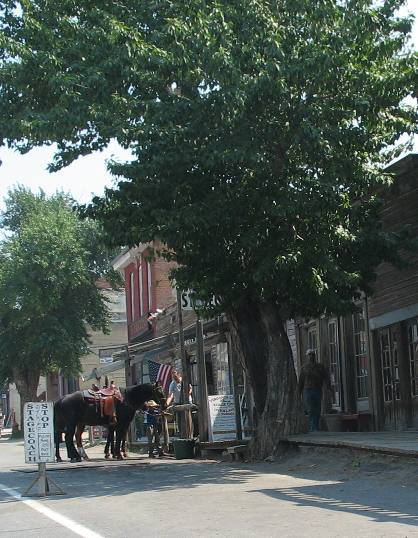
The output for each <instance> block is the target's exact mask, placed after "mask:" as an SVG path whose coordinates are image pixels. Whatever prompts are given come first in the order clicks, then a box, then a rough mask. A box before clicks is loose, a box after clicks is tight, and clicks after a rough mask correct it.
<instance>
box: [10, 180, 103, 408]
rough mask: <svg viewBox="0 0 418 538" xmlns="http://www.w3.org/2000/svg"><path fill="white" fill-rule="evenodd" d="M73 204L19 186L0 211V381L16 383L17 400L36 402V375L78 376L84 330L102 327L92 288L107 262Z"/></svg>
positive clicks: (90, 225) (96, 234)
mask: <svg viewBox="0 0 418 538" xmlns="http://www.w3.org/2000/svg"><path fill="white" fill-rule="evenodd" d="M73 203H74V202H72V201H71V200H70V199H69V198H68V197H67V196H65V195H63V194H57V195H54V196H51V197H47V196H45V195H44V194H43V193H40V194H33V193H32V192H30V191H28V190H26V189H25V188H23V187H17V188H16V189H15V190H13V191H10V192H9V194H8V197H7V198H6V200H5V210H4V211H3V213H2V215H1V221H0V224H1V228H2V230H3V232H4V238H3V239H2V240H1V241H0V380H1V382H4V381H9V382H15V383H16V386H17V389H18V391H19V394H20V396H21V401H22V405H23V404H24V403H25V402H27V401H33V400H36V395H37V388H38V384H39V378H40V375H41V374H44V375H45V374H47V373H49V372H53V371H58V370H61V371H62V372H63V373H64V374H67V375H77V374H78V372H79V371H80V369H81V365H80V357H81V356H82V355H84V354H85V353H87V350H88V343H89V334H88V331H89V330H90V328H92V329H97V330H99V329H100V330H103V331H107V326H108V308H107V304H106V301H105V300H104V299H103V297H102V296H101V294H100V291H99V289H98V288H97V287H96V281H97V278H99V277H100V276H103V275H104V274H106V271H107V267H108V260H106V248H102V249H99V245H100V244H101V245H103V240H101V238H102V237H103V233H102V232H101V231H100V226H99V225H98V224H97V223H95V222H91V221H82V220H81V219H80V218H79V217H78V215H77V214H76V213H75V212H74V211H73V210H72V207H71V205H72V204H73ZM93 244H94V248H92V246H93ZM98 250H100V255H97V256H96V255H94V256H92V252H95V253H97V251H98ZM106 261H107V263H106Z"/></svg>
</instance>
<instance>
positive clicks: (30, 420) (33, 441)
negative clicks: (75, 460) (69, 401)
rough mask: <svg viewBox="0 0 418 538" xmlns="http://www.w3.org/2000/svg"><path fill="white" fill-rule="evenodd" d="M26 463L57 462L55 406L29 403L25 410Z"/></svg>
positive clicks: (45, 403)
mask: <svg viewBox="0 0 418 538" xmlns="http://www.w3.org/2000/svg"><path fill="white" fill-rule="evenodd" d="M24 424H25V428H24V429H25V462H26V463H48V462H53V461H55V447H54V404H53V403H52V402H29V403H27V404H25V408H24Z"/></svg>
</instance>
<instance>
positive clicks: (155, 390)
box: [152, 381, 167, 409]
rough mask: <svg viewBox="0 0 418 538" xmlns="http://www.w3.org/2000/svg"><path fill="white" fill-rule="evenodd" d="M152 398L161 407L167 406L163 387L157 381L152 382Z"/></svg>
mask: <svg viewBox="0 0 418 538" xmlns="http://www.w3.org/2000/svg"><path fill="white" fill-rule="evenodd" d="M152 400H155V401H156V402H157V403H158V404H159V405H160V406H161V408H162V409H165V408H166V407H167V396H166V395H165V392H164V389H163V387H162V386H161V383H160V382H159V381H157V382H156V383H154V384H153V386H152Z"/></svg>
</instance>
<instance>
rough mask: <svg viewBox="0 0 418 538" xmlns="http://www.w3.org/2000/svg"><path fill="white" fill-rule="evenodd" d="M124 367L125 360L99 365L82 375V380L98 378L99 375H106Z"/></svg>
mask: <svg viewBox="0 0 418 538" xmlns="http://www.w3.org/2000/svg"><path fill="white" fill-rule="evenodd" d="M124 369H125V361H115V362H111V363H110V364H106V365H104V366H100V367H99V368H93V370H92V371H91V372H90V373H89V374H86V375H83V376H82V378H83V379H84V381H89V380H90V379H100V378H101V377H103V376H106V375H107V374H110V373H111V372H116V371H117V370H124Z"/></svg>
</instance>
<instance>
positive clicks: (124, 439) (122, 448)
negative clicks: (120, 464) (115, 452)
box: [120, 432, 129, 458]
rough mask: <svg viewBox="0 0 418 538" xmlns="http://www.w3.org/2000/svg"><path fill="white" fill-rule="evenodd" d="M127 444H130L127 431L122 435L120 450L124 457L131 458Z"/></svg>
mask: <svg viewBox="0 0 418 538" xmlns="http://www.w3.org/2000/svg"><path fill="white" fill-rule="evenodd" d="M127 445H128V432H126V433H125V435H124V436H123V437H122V443H121V446H120V451H121V453H122V456H123V457H124V458H129V454H128V447H127Z"/></svg>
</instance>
